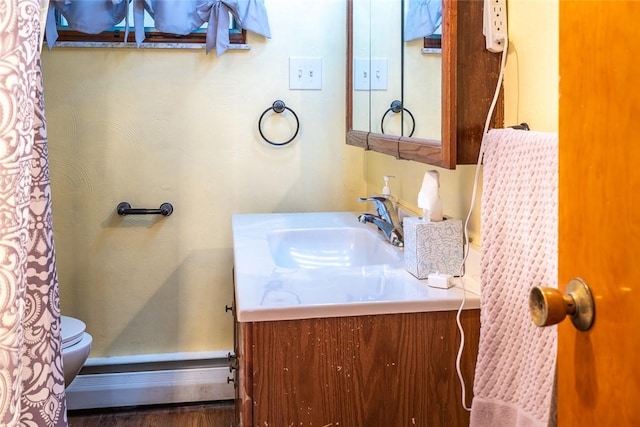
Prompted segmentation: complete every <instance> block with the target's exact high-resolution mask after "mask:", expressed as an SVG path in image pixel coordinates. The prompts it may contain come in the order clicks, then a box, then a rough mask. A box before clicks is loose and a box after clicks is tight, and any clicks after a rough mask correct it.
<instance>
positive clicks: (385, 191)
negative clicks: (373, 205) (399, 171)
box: [381, 175, 397, 206]
mask: <svg viewBox="0 0 640 427" xmlns="http://www.w3.org/2000/svg"><path fill="white" fill-rule="evenodd" d="M382 178H383V179H384V187H382V193H381V196H382V197H386V198H387V199H389V200H391V201H392V202H393V205H394V206H396V203H397V200H396V198H395V197H394V196H393V195H392V194H391V188H390V187H389V179H390V178H395V176H393V175H385V176H383V177H382Z"/></svg>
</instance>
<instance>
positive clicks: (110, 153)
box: [43, 0, 365, 357]
mask: <svg viewBox="0 0 640 427" xmlns="http://www.w3.org/2000/svg"><path fill="white" fill-rule="evenodd" d="M267 8H268V13H269V18H270V23H271V27H272V39H270V40H265V39H263V38H261V37H258V36H253V35H250V36H249V43H250V44H251V50H250V51H242V52H227V53H225V54H224V55H222V56H221V57H216V55H215V53H214V52H212V53H211V54H209V55H208V56H207V55H205V54H204V52H203V51H201V50H184V51H182V50H137V49H62V48H55V49H54V50H53V51H52V52H47V51H45V52H44V53H43V68H44V77H45V96H46V107H47V110H46V113H47V120H48V133H49V148H50V160H51V175H52V183H53V210H54V228H55V239H56V249H57V256H58V269H59V275H60V282H61V284H60V286H61V305H62V310H63V313H64V314H68V315H73V316H77V317H79V318H81V319H82V320H84V321H85V322H86V323H87V325H88V330H89V332H91V334H92V335H93V336H94V348H93V351H92V357H99V356H115V355H129V354H148V353H164V352H182V351H207V350H224V349H230V348H231V347H232V343H233V333H232V331H233V327H232V319H231V316H230V315H229V314H228V313H225V311H224V307H225V304H230V303H231V301H232V275H231V268H232V262H233V261H232V245H233V242H232V238H231V215H232V214H234V213H243V212H285V211H337V210H341V211H342V210H354V209H357V208H358V206H357V202H356V201H355V199H356V198H357V197H358V196H361V195H362V194H364V193H365V191H364V188H365V184H364V180H363V161H364V155H363V152H362V150H360V149H357V148H353V147H349V146H347V145H345V143H344V132H345V128H344V122H345V120H344V115H345V108H344V91H345V86H344V81H345V78H344V73H345V64H344V58H345V53H344V52H345V35H344V31H343V28H345V10H346V8H345V5H344V2H343V1H342V0H327V1H321V2H308V1H304V2H301V1H298V0H270V1H268V2H267ZM292 17H295V19H292ZM289 56H320V57H322V58H323V89H322V90H321V91H317V90H316V91H290V90H289V89H288V87H289V86H288V58H289ZM276 99H283V100H284V101H285V102H286V103H287V105H288V106H290V107H291V108H292V109H294V110H295V112H296V113H297V114H298V116H299V118H300V122H301V125H300V134H299V136H298V137H297V138H296V140H295V141H294V142H293V143H292V144H291V145H290V146H286V147H283V148H274V147H272V146H269V145H268V144H266V143H265V142H264V141H263V140H262V139H261V138H260V135H259V133H258V129H257V121H258V118H259V116H260V114H261V113H262V112H263V111H264V110H265V109H266V108H268V107H270V106H271V104H272V103H273V101H274V100H276ZM291 123H292V122H291V119H284V118H281V117H279V116H278V117H271V118H268V119H266V121H265V124H266V128H267V129H265V131H266V132H267V134H268V135H270V136H271V137H272V138H273V139H274V140H280V141H282V140H284V139H286V138H287V137H288V135H290V133H292V132H293V130H292V129H291V128H290V124H291ZM276 125H277V126H276ZM120 201H128V202H130V203H131V204H132V205H133V206H134V207H152V208H155V207H158V206H159V205H160V203H162V202H165V201H168V202H171V203H173V205H174V207H175V213H174V214H173V215H172V216H170V217H168V218H158V217H149V216H145V217H126V218H122V217H118V216H117V215H116V214H115V208H116V205H117V204H118V202H120Z"/></svg>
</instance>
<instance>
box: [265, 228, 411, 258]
mask: <svg viewBox="0 0 640 427" xmlns="http://www.w3.org/2000/svg"><path fill="white" fill-rule="evenodd" d="M267 241H268V242H269V250H270V251H271V256H272V257H273V261H274V263H275V265H277V266H278V267H283V268H324V267H363V266H369V265H382V264H395V263H399V262H402V261H403V258H402V251H401V250H400V249H398V248H395V247H393V246H391V245H390V244H389V243H387V242H385V241H384V240H382V239H381V238H380V236H378V235H377V232H376V231H375V230H371V229H367V228H355V227H341V228H316V229H288V230H275V231H271V232H269V233H268V234H267Z"/></svg>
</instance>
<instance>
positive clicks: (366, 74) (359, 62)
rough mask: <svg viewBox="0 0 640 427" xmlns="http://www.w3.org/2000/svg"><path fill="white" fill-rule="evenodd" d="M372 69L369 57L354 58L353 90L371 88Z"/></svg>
mask: <svg viewBox="0 0 640 427" xmlns="http://www.w3.org/2000/svg"><path fill="white" fill-rule="evenodd" d="M370 77H371V69H370V64H369V58H354V60H353V90H369V89H370V88H371V87H370V83H371V80H370Z"/></svg>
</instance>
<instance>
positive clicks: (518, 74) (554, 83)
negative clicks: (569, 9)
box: [365, 0, 558, 243]
mask: <svg viewBox="0 0 640 427" xmlns="http://www.w3.org/2000/svg"><path fill="white" fill-rule="evenodd" d="M507 9H508V25H509V41H510V46H509V50H508V56H507V67H506V73H505V78H504V91H505V121H506V125H512V124H517V123H520V122H523V121H526V122H527V123H528V124H529V125H530V126H531V128H532V129H534V130H538V131H548V132H557V130H558V0H508V2H507ZM487 84H495V83H493V82H487ZM430 169H437V170H439V171H440V184H441V188H440V190H441V197H442V201H443V206H444V213H445V215H449V216H452V217H454V218H462V219H464V218H466V216H467V212H468V210H469V205H470V200H471V193H472V188H473V180H474V174H475V165H463V166H458V167H457V169H456V170H454V171H450V170H445V169H441V168H433V167H431V166H428V165H422V164H419V163H415V162H411V161H405V160H396V159H394V158H392V157H389V156H384V155H381V154H378V153H374V152H367V153H366V158H365V179H366V181H367V190H368V192H370V193H371V192H380V190H381V189H382V182H383V181H382V176H383V175H395V176H396V179H395V180H394V181H392V186H391V188H392V192H393V193H394V194H395V195H396V197H397V198H398V199H399V200H400V203H401V204H403V205H405V206H407V207H409V208H411V209H414V210H417V197H418V191H419V190H420V185H421V184H422V178H423V176H424V173H425V172H426V171H427V170H430ZM481 184H482V183H481V182H480V187H481V186H482V185H481ZM479 202H480V192H479V193H478V195H477V196H476V204H475V207H474V211H473V214H472V217H471V221H470V224H469V235H470V237H471V239H472V240H473V241H475V242H476V243H479V242H480V204H479Z"/></svg>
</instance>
